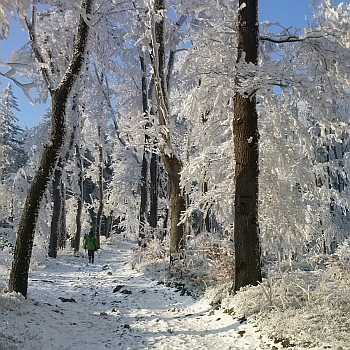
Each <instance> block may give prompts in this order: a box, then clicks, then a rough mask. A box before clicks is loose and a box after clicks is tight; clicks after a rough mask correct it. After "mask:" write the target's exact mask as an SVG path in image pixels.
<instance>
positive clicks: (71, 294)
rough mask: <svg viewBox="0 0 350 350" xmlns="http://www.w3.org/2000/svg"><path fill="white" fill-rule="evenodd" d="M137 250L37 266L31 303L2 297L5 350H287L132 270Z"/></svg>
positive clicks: (109, 249)
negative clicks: (89, 259)
mask: <svg viewBox="0 0 350 350" xmlns="http://www.w3.org/2000/svg"><path fill="white" fill-rule="evenodd" d="M132 247H133V245H132V244H131V243H125V242H123V243H118V244H117V245H115V244H112V243H109V242H106V241H104V242H103V244H102V250H101V251H100V252H99V253H98V254H97V258H96V263H95V264H94V265H87V258H86V257H83V256H80V257H75V256H73V255H69V254H61V255H59V256H58V258H57V259H47V260H46V261H45V264H42V265H39V266H36V267H35V268H34V269H33V271H31V273H30V281H29V289H28V299H24V298H22V297H20V296H19V295H15V294H13V293H11V294H1V296H0V350H17V349H22V350H34V349H43V350H56V349H57V350H58V349H60V350H62V349H64V350H71V349H74V350H89V349H93V350H99V349H133V350H139V349H162V350H163V349H179V350H180V349H186V350H189V349H196V350H198V349H217V350H219V349H220V350H224V349H237V350H238V349H249V350H252V349H256V350H259V349H261V350H262V349H271V350H277V349H282V345H281V344H280V343H277V344H274V343H273V342H272V341H271V340H270V339H268V338H267V337H266V336H263V335H262V334H261V333H260V332H259V331H258V329H256V328H254V327H253V326H252V325H250V324H249V323H248V324H247V323H245V322H243V323H240V322H239V321H238V320H236V319H234V318H233V317H232V316H230V315H228V314H227V313H224V312H223V311H222V310H218V309H215V308H213V307H211V306H210V305H209V303H208V300H206V299H204V298H202V299H197V300H196V299H194V298H193V297H191V296H189V295H183V294H185V293H181V290H180V288H178V289H176V288H171V287H167V284H166V283H162V281H157V280H152V279H151V278H150V277H147V276H145V275H144V274H142V273H140V272H138V271H136V270H134V269H133V268H132V264H131V261H132V255H133V251H132ZM0 271H1V276H0V278H1V280H0V287H4V286H5V284H6V283H7V281H8V275H7V273H5V269H4V267H3V268H2V269H0ZM6 272H8V271H6ZM293 349H294V350H297V349H300V348H298V347H293ZM313 349H316V348H313ZM318 349H321V348H318Z"/></svg>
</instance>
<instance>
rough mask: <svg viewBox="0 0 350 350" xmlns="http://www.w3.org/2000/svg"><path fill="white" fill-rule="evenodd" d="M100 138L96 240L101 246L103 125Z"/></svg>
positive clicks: (99, 133)
mask: <svg viewBox="0 0 350 350" xmlns="http://www.w3.org/2000/svg"><path fill="white" fill-rule="evenodd" d="M98 137H99V140H100V142H99V145H98V193H99V198H98V210H97V218H96V238H97V241H98V244H100V237H101V225H102V214H103V148H102V142H103V135H102V132H101V125H99V126H98Z"/></svg>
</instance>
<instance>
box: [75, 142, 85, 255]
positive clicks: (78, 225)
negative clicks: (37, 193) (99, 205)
mask: <svg viewBox="0 0 350 350" xmlns="http://www.w3.org/2000/svg"><path fill="white" fill-rule="evenodd" d="M75 149H76V158H77V163H78V164H77V166H78V168H79V175H78V183H79V189H80V193H79V195H78V200H77V202H78V203H77V214H76V216H75V222H76V229H77V230H76V232H75V235H74V241H73V249H74V253H77V252H79V248H80V237H81V215H82V212H83V203H84V188H83V184H84V176H83V161H82V159H81V154H80V147H79V146H78V145H76V147H75Z"/></svg>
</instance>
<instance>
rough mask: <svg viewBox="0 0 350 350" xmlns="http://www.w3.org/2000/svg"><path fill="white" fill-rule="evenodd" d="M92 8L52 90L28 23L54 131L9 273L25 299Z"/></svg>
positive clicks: (88, 3) (85, 4)
mask: <svg viewBox="0 0 350 350" xmlns="http://www.w3.org/2000/svg"><path fill="white" fill-rule="evenodd" d="M92 4H93V0H83V1H82V8H83V9H84V10H85V12H86V16H85V15H84V16H82V15H81V16H80V20H79V25H78V32H77V36H76V40H75V43H74V53H73V56H72V60H71V62H70V65H69V67H68V68H67V71H66V72H65V74H64V76H63V78H62V79H61V81H60V83H59V85H58V87H57V88H53V86H52V83H51V79H50V77H49V71H48V70H46V68H45V66H44V64H45V62H44V59H43V58H42V56H41V54H40V52H39V51H38V50H37V45H36V42H35V41H36V38H35V33H34V23H35V21H34V19H33V23H32V24H29V23H27V26H28V30H29V33H30V37H31V42H32V47H33V51H34V53H35V55H36V58H37V59H38V61H39V62H40V63H42V64H43V68H42V73H43V76H44V78H45V80H46V82H47V84H48V89H49V91H50V93H51V106H52V120H51V121H52V130H51V137H50V141H49V143H48V144H47V145H46V147H45V148H44V152H43V154H42V157H41V161H40V165H39V169H38V170H37V172H36V174H35V176H34V179H33V181H32V183H31V186H30V188H29V191H28V194H27V198H26V201H25V204H24V208H23V213H22V216H21V220H20V222H19V227H18V233H17V240H16V245H15V250H14V257H13V263H12V269H11V273H10V280H9V286H8V290H9V291H10V292H12V291H15V292H18V293H21V294H22V295H23V296H25V297H26V296H27V290H28V271H29V266H30V260H31V256H32V249H33V242H34V234H35V228H36V223H37V218H38V214H39V209H40V203H41V200H42V197H43V195H44V192H45V190H46V188H47V185H48V183H49V181H50V179H51V176H52V172H53V170H54V168H55V166H56V163H57V160H58V157H59V154H60V151H61V148H62V146H63V143H64V140H65V134H66V107H67V101H68V98H69V95H70V93H71V90H72V88H73V85H74V83H75V82H76V80H77V78H78V76H79V74H80V71H81V69H82V66H83V63H84V58H85V55H86V51H87V50H86V49H87V41H88V34H89V25H88V23H87V22H86V18H89V15H90V14H91V10H92Z"/></svg>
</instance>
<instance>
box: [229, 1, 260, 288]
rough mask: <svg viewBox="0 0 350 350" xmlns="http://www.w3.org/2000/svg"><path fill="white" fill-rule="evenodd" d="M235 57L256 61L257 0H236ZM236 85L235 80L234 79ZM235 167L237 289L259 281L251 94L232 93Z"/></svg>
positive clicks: (256, 152) (255, 147)
mask: <svg viewBox="0 0 350 350" xmlns="http://www.w3.org/2000/svg"><path fill="white" fill-rule="evenodd" d="M239 6H240V10H239V18H238V21H239V22H238V31H239V33H238V34H239V42H238V57H237V61H239V60H241V58H242V54H243V52H244V53H245V61H246V62H247V63H253V64H257V60H258V45H259V38H258V34H259V29H258V0H240V1H239ZM236 83H237V84H239V80H238V79H237V80H236ZM232 129H233V135H234V152H235V158H236V166H235V221H234V241H235V283H234V289H235V290H236V291H237V290H239V289H240V288H241V287H244V286H246V285H249V284H251V285H256V284H257V283H258V282H259V281H261V266H260V248H259V223H258V171H259V164H258V161H259V150H258V139H259V133H258V114H257V110H256V98H255V95H252V96H249V97H245V96H242V95H241V94H239V93H236V94H235V96H234V120H233V123H232Z"/></svg>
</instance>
